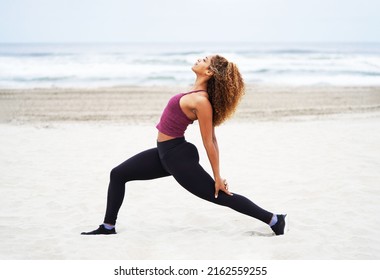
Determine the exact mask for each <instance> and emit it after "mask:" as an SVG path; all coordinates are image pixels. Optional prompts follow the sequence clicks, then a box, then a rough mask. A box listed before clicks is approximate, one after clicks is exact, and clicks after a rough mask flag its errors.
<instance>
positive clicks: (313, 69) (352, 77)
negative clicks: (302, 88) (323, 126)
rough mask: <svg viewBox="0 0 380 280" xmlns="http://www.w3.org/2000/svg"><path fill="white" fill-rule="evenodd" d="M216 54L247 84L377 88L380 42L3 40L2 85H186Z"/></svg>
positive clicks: (0, 70) (0, 51)
mask: <svg viewBox="0 0 380 280" xmlns="http://www.w3.org/2000/svg"><path fill="white" fill-rule="evenodd" d="M214 53H220V54H222V55H224V56H226V57H227V58H228V59H229V60H231V61H234V62H236V63H237V64H238V66H239V68H240V69H241V71H242V73H243V77H244V79H245V80H246V82H247V83H270V84H276V83H278V84H289V85H315V84H328V85H380V44H257V43H244V44H237V43H234V44H232V43H224V44H223V43H218V44H216V43H212V44H211V43H207V44H200V43H198V44H183V43H182V44H164V43H161V44H157V43H155V44H147V43H144V44H142V43H141V44H137V43H133V44H132V43H131V44H127V43H125V44H0V87H3V88H4V87H52V86H58V87H71V86H78V87H93V86H95V87H96V86H119V85H187V84H190V83H191V82H193V80H194V74H193V73H192V72H191V71H190V68H191V66H192V65H193V63H194V62H195V60H196V59H197V58H199V57H203V56H206V55H208V54H214Z"/></svg>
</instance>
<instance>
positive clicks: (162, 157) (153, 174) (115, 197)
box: [104, 138, 273, 225]
mask: <svg viewBox="0 0 380 280" xmlns="http://www.w3.org/2000/svg"><path fill="white" fill-rule="evenodd" d="M170 175H172V176H173V177H174V178H175V179H176V180H177V182H178V183H179V184H180V185H181V186H182V187H184V188H185V189H186V190H188V191H189V192H191V193H192V194H194V195H196V196H198V197H200V198H202V199H205V200H207V201H210V202H213V203H216V204H219V205H223V206H228V207H230V208H232V209H234V210H236V211H238V212H240V213H243V214H246V215H249V216H251V217H254V218H256V219H259V220H261V221H263V222H264V223H267V224H269V222H270V220H271V218H272V215H273V214H272V213H270V212H268V211H266V210H264V209H262V208H260V207H259V206H257V205H256V204H254V203H253V202H252V201H250V200H249V199H247V198H245V197H244V196H241V195H238V194H236V193H234V194H233V196H229V195H227V194H225V193H224V192H223V191H220V192H219V195H218V198H215V196H214V194H215V181H214V180H213V178H212V177H211V176H210V175H209V174H208V173H207V172H206V171H205V170H204V169H203V168H202V166H200V164H199V154H198V150H197V148H196V147H195V146H194V145H193V144H191V143H189V142H186V141H185V139H184V138H176V139H173V140H169V141H165V142H158V143H157V148H153V149H150V150H146V151H144V152H141V153H139V154H137V155H135V156H133V157H131V158H130V159H128V160H126V161H125V162H123V163H122V164H120V165H119V166H117V167H115V168H114V169H112V171H111V176H110V177H111V179H110V184H109V188H108V197H107V210H106V215H105V218H104V223H107V224H112V225H114V224H115V223H116V219H117V214H118V212H119V209H120V207H121V204H122V203H123V199H124V193H125V183H126V182H129V181H133V180H150V179H155V178H161V177H165V176H170Z"/></svg>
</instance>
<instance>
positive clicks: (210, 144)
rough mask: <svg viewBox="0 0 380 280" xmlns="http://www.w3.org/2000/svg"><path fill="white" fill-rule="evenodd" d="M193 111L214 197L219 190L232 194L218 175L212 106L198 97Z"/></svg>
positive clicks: (217, 151) (217, 155)
mask: <svg viewBox="0 0 380 280" xmlns="http://www.w3.org/2000/svg"><path fill="white" fill-rule="evenodd" d="M195 112H196V115H197V118H198V122H199V128H200V131H201V136H202V141H203V145H204V147H205V149H206V152H207V156H208V159H209V161H210V164H211V168H212V172H213V174H214V180H215V198H217V197H218V193H219V191H220V190H221V191H223V192H225V193H226V194H228V195H232V193H230V192H229V191H228V185H227V183H226V180H223V179H222V177H221V176H220V169H219V147H218V141H217V139H216V136H215V128H214V126H213V123H212V107H211V104H210V102H209V101H208V99H207V98H199V99H198V100H197V102H196V106H195Z"/></svg>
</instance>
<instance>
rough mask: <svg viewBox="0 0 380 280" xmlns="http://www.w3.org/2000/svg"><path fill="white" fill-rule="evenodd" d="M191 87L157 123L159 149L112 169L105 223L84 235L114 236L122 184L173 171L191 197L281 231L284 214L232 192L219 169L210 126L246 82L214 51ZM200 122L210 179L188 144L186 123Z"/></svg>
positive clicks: (228, 111) (230, 108)
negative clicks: (268, 209) (241, 214)
mask: <svg viewBox="0 0 380 280" xmlns="http://www.w3.org/2000/svg"><path fill="white" fill-rule="evenodd" d="M192 70H193V72H194V73H195V74H196V81H195V83H194V86H193V90H191V91H190V92H186V93H180V94H177V95H175V96H173V97H172V98H171V99H170V101H169V103H168V105H167V106H166V108H165V110H164V112H163V114H162V116H161V120H160V122H159V123H158V125H157V129H158V136H157V148H153V149H150V150H147V151H144V152H142V153H139V154H137V155H135V156H133V157H132V158H130V159H128V160H126V161H125V162H123V163H122V164H120V165H119V166H117V167H115V168H114V169H112V171H111V176H110V184H109V188H108V197H107V209H106V214H105V218H104V223H103V224H102V225H100V226H99V228H98V229H96V230H94V231H90V232H83V233H82V234H85V235H94V234H115V233H116V231H115V224H116V219H117V214H118V212H119V209H120V207H121V204H122V202H123V199H124V193H125V183H126V182H129V181H132V180H149V179H155V178H160V177H164V176H170V175H172V176H173V177H174V178H175V179H176V180H177V182H178V183H179V184H180V185H182V186H183V187H184V188H185V189H187V190H188V191H189V192H191V193H193V194H194V195H196V196H198V197H200V198H203V199H205V200H208V201H210V202H213V203H216V204H219V205H223V206H228V207H230V208H232V209H234V210H236V211H238V212H240V213H243V214H246V215H249V216H251V217H254V218H256V219H259V220H261V221H262V222H264V223H267V224H268V225H269V226H271V228H272V230H273V231H274V233H275V234H276V235H282V234H284V231H285V225H286V221H285V217H286V215H275V214H273V213H270V212H268V211H266V210H264V209H262V208H260V207H259V206H257V205H256V204H254V203H253V202H252V201H250V200H249V199H247V198H245V197H244V196H241V195H238V194H236V193H234V194H233V193H231V192H230V191H229V189H228V183H227V181H226V180H224V179H222V177H221V175H220V172H219V149H218V142H217V140H216V136H215V131H214V127H215V126H217V125H220V124H221V123H222V122H224V121H225V120H226V119H228V118H229V117H230V116H231V115H232V114H233V113H234V111H235V109H236V107H237V105H238V102H239V100H240V99H241V97H242V95H243V94H244V82H243V79H242V77H241V75H240V72H239V70H238V68H237V67H236V65H235V64H234V63H232V62H229V61H227V60H226V59H225V58H224V57H222V56H219V55H215V56H210V57H205V58H204V59H198V61H197V62H196V63H195V64H194V66H193V67H192ZM195 120H198V122H199V127H200V131H201V136H202V140H203V144H204V147H205V149H206V152H207V156H208V158H209V161H210V164H211V167H212V172H213V177H214V178H212V177H211V176H210V175H209V174H208V173H207V172H206V171H205V170H204V169H203V168H202V167H201V166H200V164H199V155H198V151H197V148H196V147H195V146H194V145H193V144H191V143H189V142H187V141H186V140H185V138H184V133H185V130H186V128H187V126H188V125H189V124H191V123H193V122H194V121H195Z"/></svg>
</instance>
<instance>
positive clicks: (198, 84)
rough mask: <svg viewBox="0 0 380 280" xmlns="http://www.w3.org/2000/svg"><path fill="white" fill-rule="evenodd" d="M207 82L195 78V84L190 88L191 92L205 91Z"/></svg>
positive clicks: (200, 78)
mask: <svg viewBox="0 0 380 280" xmlns="http://www.w3.org/2000/svg"><path fill="white" fill-rule="evenodd" d="M207 81H208V79H205V78H203V77H197V79H196V80H195V83H194V85H193V87H192V90H204V91H207Z"/></svg>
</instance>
